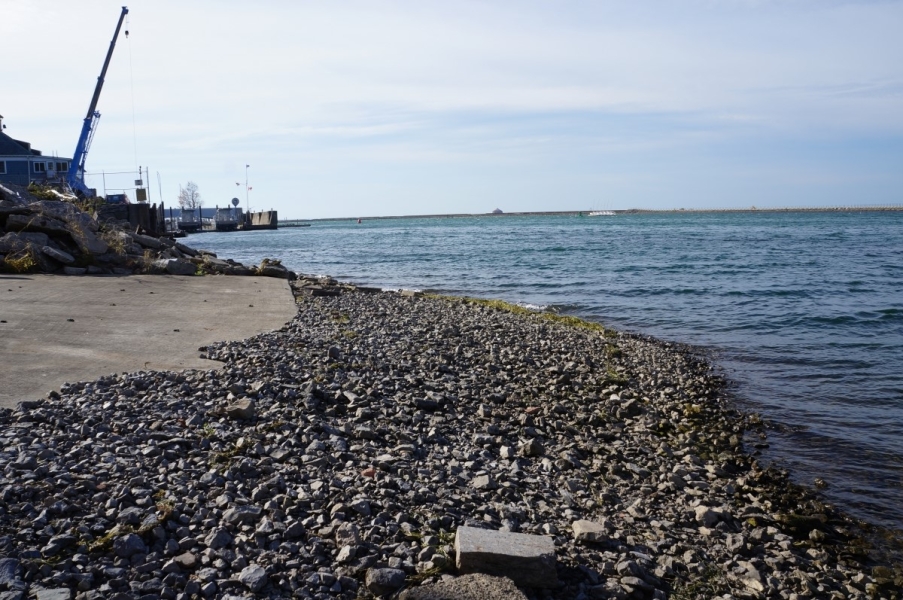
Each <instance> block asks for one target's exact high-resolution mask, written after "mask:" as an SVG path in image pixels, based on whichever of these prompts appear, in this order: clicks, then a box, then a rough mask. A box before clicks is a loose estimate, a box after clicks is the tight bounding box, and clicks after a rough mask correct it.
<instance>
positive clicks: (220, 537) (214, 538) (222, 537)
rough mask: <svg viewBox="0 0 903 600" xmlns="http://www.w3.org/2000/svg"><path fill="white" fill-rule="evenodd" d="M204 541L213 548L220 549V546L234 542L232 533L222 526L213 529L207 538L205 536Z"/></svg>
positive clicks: (223, 546)
mask: <svg viewBox="0 0 903 600" xmlns="http://www.w3.org/2000/svg"><path fill="white" fill-rule="evenodd" d="M204 543H205V544H206V545H207V547H208V548H210V549H211V550H218V549H220V548H225V547H226V546H228V545H229V544H231V543H232V534H231V533H229V532H228V531H226V530H225V529H222V528H217V529H214V530H213V531H211V532H210V533H209V534H208V535H207V537H206V538H204Z"/></svg>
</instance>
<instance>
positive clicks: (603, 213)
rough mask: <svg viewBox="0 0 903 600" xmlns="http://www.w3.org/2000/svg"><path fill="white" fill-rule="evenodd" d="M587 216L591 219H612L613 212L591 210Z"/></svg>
mask: <svg viewBox="0 0 903 600" xmlns="http://www.w3.org/2000/svg"><path fill="white" fill-rule="evenodd" d="M589 216H591V217H613V216H615V211H613V210H591V211H589Z"/></svg>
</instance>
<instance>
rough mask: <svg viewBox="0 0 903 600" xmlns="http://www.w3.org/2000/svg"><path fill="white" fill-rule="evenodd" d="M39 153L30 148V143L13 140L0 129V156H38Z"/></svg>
mask: <svg viewBox="0 0 903 600" xmlns="http://www.w3.org/2000/svg"><path fill="white" fill-rule="evenodd" d="M40 155H41V153H40V152H38V151H37V150H32V149H31V144H29V143H28V142H22V141H20V140H14V139H13V138H11V137H9V136H8V135H6V134H5V133H3V132H2V131H0V156H40Z"/></svg>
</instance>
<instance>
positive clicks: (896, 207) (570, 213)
mask: <svg viewBox="0 0 903 600" xmlns="http://www.w3.org/2000/svg"><path fill="white" fill-rule="evenodd" d="M900 211H903V204H893V205H886V206H820V207H805V206H801V207H780V208H767V207H765V208H686V209H684V208H666V209H645V208H628V209H613V210H611V212H612V213H613V214H612V215H603V216H602V217H604V216H619V215H657V214H700V213H701V214H734V213H797V212H818V213H822V212H900ZM590 212H591V211H589V210H562V211H536V212H529V211H526V212H506V213H448V214H429V215H390V216H369V217H324V218H319V219H283V222H287V223H296V222H304V223H315V222H335V221H356V220H357V219H358V218H360V219H361V220H362V221H381V220H389V219H464V218H474V217H493V218H504V217H550V216H562V217H577V216H588V215H589V213H590ZM602 217H593V218H594V219H596V218H600V219H601V218H602ZM602 220H604V219H602Z"/></svg>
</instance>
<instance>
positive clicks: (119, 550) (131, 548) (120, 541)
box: [113, 533, 147, 558]
mask: <svg viewBox="0 0 903 600" xmlns="http://www.w3.org/2000/svg"><path fill="white" fill-rule="evenodd" d="M113 552H114V553H115V554H116V556H120V557H122V558H130V557H131V556H132V555H133V554H147V546H145V545H144V542H143V541H142V540H141V538H140V537H138V536H137V535H135V534H134V533H127V534H125V535H122V536H119V537H117V538H116V539H114V540H113Z"/></svg>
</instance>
